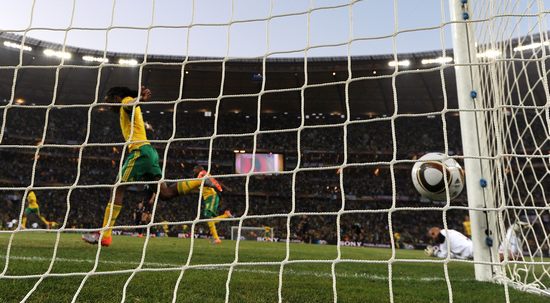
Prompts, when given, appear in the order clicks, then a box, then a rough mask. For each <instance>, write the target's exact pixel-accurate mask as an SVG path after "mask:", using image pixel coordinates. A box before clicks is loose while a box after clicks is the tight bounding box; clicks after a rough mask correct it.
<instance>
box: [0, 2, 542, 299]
mask: <svg viewBox="0 0 550 303" xmlns="http://www.w3.org/2000/svg"><path fill="white" fill-rule="evenodd" d="M259 2H260V1H243V0H234V1H226V2H224V3H223V4H220V3H214V4H212V3H209V4H210V5H211V6H209V4H204V3H206V2H203V1H189V2H184V1H173V2H170V1H166V0H165V1H161V0H156V1H155V0H153V1H141V2H139V4H135V5H136V8H134V7H133V5H134V2H131V1H130V2H129V1H123V0H114V1H112V2H108V3H102V5H106V6H105V7H103V8H102V10H101V12H102V13H101V14H100V15H98V16H97V18H98V19H102V22H103V23H102V24H100V25H96V24H95V23H94V25H90V24H92V23H89V21H82V19H81V18H82V16H83V15H86V11H87V9H92V7H88V5H91V4H89V3H85V2H83V1H76V0H73V1H66V3H65V5H63V7H61V6H60V7H58V11H55V12H54V13H53V15H49V16H48V17H49V18H50V19H56V18H55V16H56V14H59V15H63V16H68V18H59V19H64V20H65V21H64V22H63V21H59V24H55V22H54V25H51V24H49V25H44V21H43V20H44V19H45V17H44V16H45V15H44V14H43V11H48V8H47V6H48V5H50V4H47V1H28V3H27V6H26V7H23V8H21V9H25V10H26V11H27V14H26V15H25V17H27V18H26V19H25V22H24V23H23V24H18V25H17V26H14V27H12V26H10V25H11V24H10V25H2V26H1V27H0V39H1V40H2V43H3V45H2V47H3V48H2V50H1V54H0V94H1V95H0V102H1V101H2V100H3V103H0V116H1V117H2V122H1V126H2V127H1V129H0V159H1V160H0V165H1V166H2V168H3V171H2V173H1V174H0V198H1V199H2V202H4V204H2V206H1V207H2V208H0V210H2V211H1V212H0V215H1V217H0V221H2V224H3V225H2V228H1V229H2V230H0V241H1V242H0V248H1V256H0V266H1V268H2V270H1V271H0V301H6V302H18V301H23V302H25V301H33V300H34V301H37V302H46V301H48V300H50V301H56V300H57V301H72V302H77V301H104V302H125V301H126V302H133V301H172V302H180V301H189V302H196V301H215V300H218V301H225V302H229V301H232V302H274V301H278V302H287V301H289V302H308V301H312V302H313V301H319V302H323V301H334V302H337V301H338V302H358V301H380V300H385V301H389V302H394V301H400V300H402V301H413V300H417V301H420V302H424V301H433V300H437V301H449V302H453V301H466V302H467V301H470V300H471V299H472V298H473V296H474V295H475V296H479V298H480V300H483V299H484V298H488V299H487V300H486V301H490V299H494V298H495V297H498V299H499V301H505V302H510V301H511V300H512V299H518V298H520V297H521V298H520V299H518V300H525V302H527V301H529V302H536V301H537V300H539V299H540V300H541V302H542V300H544V299H541V298H539V297H525V298H523V297H522V296H521V295H518V294H517V293H514V290H513V289H509V288H508V285H510V284H511V285H514V286H517V287H519V288H523V289H525V290H531V291H535V292H542V293H546V294H547V293H548V287H550V276H549V275H550V270H549V269H548V257H549V250H550V242H549V241H550V239H549V237H548V233H549V232H550V213H549V209H548V204H547V199H546V196H547V195H548V189H547V188H548V184H549V182H548V180H549V178H550V177H549V174H550V169H549V165H550V164H549V162H548V161H549V151H550V146H549V145H550V143H549V126H550V118H549V104H550V103H549V101H548V100H550V98H549V97H550V96H549V92H548V84H547V80H546V77H547V72H546V67H545V64H546V60H547V52H548V48H547V47H548V44H549V41H548V39H547V33H546V23H545V22H546V18H547V17H546V14H547V12H546V8H545V4H546V2H545V1H535V0H533V1H527V0H518V1H469V2H470V3H467V2H468V1H463V2H464V3H466V4H465V6H463V7H462V8H463V9H464V12H467V11H468V9H471V15H468V18H467V19H466V21H460V25H461V26H462V25H463V26H468V27H472V28H474V29H475V38H473V41H475V42H476V43H477V46H476V53H477V54H476V55H475V57H476V58H477V61H478V62H477V63H476V64H470V63H466V64H460V65H462V66H468V67H476V68H475V69H472V78H473V79H474V80H475V81H478V82H479V83H476V82H472V83H470V86H469V87H470V88H469V89H471V90H475V91H476V92H477V94H478V96H477V97H476V98H474V99H476V102H478V103H476V108H475V109H474V110H473V111H471V110H464V109H459V106H458V101H457V94H460V93H461V92H457V91H456V85H455V84H456V83H455V72H454V66H453V56H455V55H454V54H453V51H452V50H451V43H450V39H451V32H450V28H451V26H452V24H454V23H456V22H453V21H452V20H453V19H452V18H451V16H450V13H449V4H448V3H447V1H422V2H421V3H420V2H419V3H413V2H412V1H411V2H404V1H397V0H395V1H381V2H380V3H378V2H377V3H376V4H375V3H373V2H371V1H338V2H335V3H325V2H323V1H295V2H296V3H294V4H292V5H290V4H286V5H290V6H291V8H290V9H285V5H281V2H279V1H263V2H262V5H261V6H259V7H256V6H255V5H259V4H258V3H259ZM382 2H383V3H382ZM136 3H137V2H136ZM453 3H456V2H453ZM247 6H250V7H252V8H253V9H250V10H246V9H244V8H246V7H247ZM137 7H139V8H137ZM434 7H435V9H434ZM218 8H219V11H223V12H225V13H226V14H225V15H224V16H223V17H219V16H217V9H218ZM14 11H15V10H14ZM167 11H171V12H172V13H174V12H176V13H175V15H176V17H173V18H165V17H163V15H162V13H165V12H167ZM413 11H414V14H413V13H411V12H413ZM243 12H244V13H243ZM425 12H431V14H430V13H428V14H427V16H426V17H425V18H424V16H423V13H425ZM416 14H419V15H420V16H416V17H413V18H411V15H416ZM380 16H383V17H380ZM403 16H405V17H403ZM180 17H181V19H180ZM407 17H408V18H407ZM54 21H55V20H54ZM0 24H1V23H0ZM41 32H54V33H56V35H59V36H57V37H56V38H55V39H54V40H56V41H57V43H53V42H51V43H50V42H46V41H42V40H41V39H37V37H38V38H40V37H41V35H40V34H41ZM162 32H166V33H167V35H159V33H162ZM75 33H85V34H83V37H85V38H84V39H83V40H84V41H80V43H83V45H84V46H85V47H86V48H79V47H76V46H72V45H71V42H72V41H73V40H72V39H73V38H74V37H73V36H72V35H73V34H75ZM31 36H32V37H35V38H32V37H31ZM167 37H168V38H167ZM87 40H89V41H93V42H89V41H87ZM74 41H76V40H74ZM250 41H252V43H251V42H250ZM434 41H435V42H434ZM87 43H88V44H87ZM424 43H426V44H429V46H426V47H423V46H422V44H424ZM242 45H245V46H246V47H244V48H243V47H240V46H242ZM162 46H165V47H166V46H171V47H174V48H172V50H174V51H173V55H156V54H157V53H163V52H164V49H163V48H162ZM426 49H428V50H429V51H425V50H426ZM421 51H422V52H421ZM373 53H374V54H377V55H366V54H373ZM380 53H381V54H385V55H378V54H380ZM320 56H321V57H320ZM473 73H475V75H474V74H473ZM459 81H460V80H459ZM114 86H127V87H129V88H131V89H135V90H139V91H140V92H141V91H142V89H141V87H142V86H146V87H148V88H150V89H151V90H152V91H153V99H152V100H151V101H147V102H140V103H139V104H134V105H133V106H132V108H133V110H132V115H131V116H132V117H131V119H132V121H134V120H135V119H136V109H137V107H138V106H139V107H140V109H141V112H142V113H143V116H144V118H145V120H146V122H147V123H146V124H145V126H146V127H147V129H148V132H147V135H148V139H149V140H150V142H151V144H152V145H153V146H154V147H155V148H156V150H158V154H159V155H160V157H159V158H160V161H159V162H160V168H161V170H162V178H161V179H160V181H159V182H157V184H158V183H161V182H167V183H168V184H173V183H175V182H181V181H191V180H194V175H193V173H192V172H191V170H192V168H193V167H194V166H195V165H197V164H200V165H203V166H204V168H205V169H206V170H207V171H208V172H209V173H210V174H212V175H213V176H214V177H215V178H216V179H217V180H218V181H220V182H222V183H223V187H224V188H225V189H224V193H223V195H222V199H221V201H220V207H219V209H218V210H217V211H218V214H222V213H224V212H223V211H224V210H226V209H228V210H231V211H232V212H233V214H234V215H235V217H234V218H232V217H230V216H227V217H226V218H222V219H211V218H205V216H204V210H205V207H206V206H205V203H204V201H203V199H202V193H203V191H204V190H205V188H204V187H203V186H201V187H200V190H199V192H198V193H197V192H193V193H191V194H188V195H185V196H180V197H177V198H174V199H172V200H171V201H169V202H165V201H161V200H160V199H158V198H157V197H155V198H154V199H153V201H154V204H153V206H152V209H151V212H150V213H149V212H148V211H144V210H143V204H146V202H147V201H146V200H147V199H145V201H143V202H142V204H138V202H139V201H142V200H144V197H143V193H142V192H143V185H144V184H146V183H147V184H148V185H152V184H151V180H150V179H149V180H147V181H136V182H121V180H120V171H121V170H122V167H123V164H124V161H125V160H127V158H128V155H129V154H130V151H129V150H128V147H129V144H130V143H131V142H127V141H125V140H124V138H123V137H122V136H120V126H119V120H118V119H119V117H118V114H113V113H111V111H110V109H111V108H112V107H116V110H118V109H119V107H120V106H119V105H117V106H113V105H112V104H107V103H105V102H104V100H103V97H104V96H105V94H106V92H107V91H108V90H109V88H111V87H114ZM459 87H460V86H459ZM469 93H470V92H469V91H468V94H469ZM472 112H474V113H476V116H477V120H476V121H477V124H476V127H474V130H473V131H476V132H478V133H476V135H477V134H480V133H483V134H486V137H487V138H488V139H487V140H486V141H487V142H483V143H482V144H480V146H482V147H483V148H485V147H486V150H483V151H480V152H479V153H478V154H476V155H464V153H463V147H462V143H461V133H460V130H461V125H460V121H459V115H460V114H462V113H472ZM132 131H133V130H132ZM479 138H485V135H483V136H481V135H479ZM134 143H135V142H134ZM427 152H442V153H444V154H445V156H446V157H452V158H454V159H456V160H458V161H459V162H462V161H464V159H465V158H466V160H468V159H474V160H479V162H480V163H483V165H485V166H484V167H483V169H484V170H483V172H481V171H480V172H478V173H479V174H481V175H482V177H484V178H485V179H486V180H487V182H488V187H487V191H486V193H492V194H491V197H490V199H487V200H491V201H493V200H494V201H495V205H494V207H493V206H492V205H487V204H486V203H485V204H484V203H483V202H482V201H477V202H478V204H472V202H471V201H468V198H467V197H466V193H465V192H464V193H463V194H462V195H460V196H459V197H458V198H456V199H454V200H452V201H443V202H432V201H429V200H426V199H425V198H422V197H421V196H420V195H419V193H418V192H417V191H416V190H415V189H414V187H413V185H412V182H411V180H410V170H411V168H412V166H413V164H414V163H416V162H417V159H418V158H419V156H421V155H423V154H425V153H427ZM249 154H252V155H251V156H249ZM256 155H257V157H256ZM245 156H249V158H246V157H245ZM279 158H280V159H279ZM246 159H248V160H246ZM250 159H252V160H250ZM277 159H279V160H277ZM239 161H241V162H239ZM247 161H248V162H247ZM277 161H278V162H277ZM443 175H444V176H446V175H445V174H443ZM466 175H467V179H468V176H472V178H473V176H477V175H476V173H475V172H471V171H468V170H467V171H466ZM445 178H446V177H445ZM205 180H206V179H205ZM476 182H477V181H476ZM153 183H154V182H153ZM121 187H124V188H126V195H125V197H124V204H123V208H122V212H121V214H120V215H119V216H118V218H117V222H116V226H115V228H114V234H115V236H114V237H113V238H114V239H113V244H112V245H111V246H110V247H108V248H102V247H101V246H100V245H97V247H95V246H85V245H84V244H83V243H81V241H80V239H79V238H80V234H81V233H89V232H98V231H101V230H106V228H104V227H102V226H103V225H102V219H103V215H104V209H105V205H106V204H107V201H109V197H110V195H111V194H113V193H114V192H115V190H117V188H121ZM470 187H471V186H470ZM31 191H34V192H35V193H36V196H37V198H38V202H39V204H40V211H41V212H42V215H44V217H45V218H46V219H47V220H50V221H51V222H54V221H55V222H57V224H58V226H55V225H54V224H44V225H42V226H39V228H33V227H32V226H33V225H32V223H36V224H38V225H41V224H42V223H41V221H40V220H39V219H37V218H33V216H34V214H35V213H34V210H33V207H31V205H28V204H27V202H26V201H27V198H28V196H29V195H30V192H31ZM147 198H148V197H147ZM484 201H485V200H484ZM472 205H473V206H472ZM477 205H480V206H479V207H478V206H477ZM29 209H30V210H29ZM468 211H470V212H471V213H483V214H484V215H483V216H481V217H480V218H481V219H483V218H482V217H486V216H485V214H487V217H491V216H493V215H494V216H495V219H494V223H493V221H491V220H492V219H491V220H489V224H488V225H489V226H488V227H487V229H488V230H490V235H489V236H490V237H491V238H492V239H493V241H494V244H493V248H495V249H493V251H492V255H491V258H489V259H483V260H471V259H469V258H465V260H462V259H461V260H457V259H454V258H452V257H451V255H450V254H449V255H447V256H444V257H443V258H433V257H428V256H425V255H424V253H423V252H422V250H423V249H424V248H426V246H427V245H428V244H430V241H431V240H430V239H428V238H427V236H426V231H427V229H428V228H429V227H432V226H439V227H441V228H442V229H445V230H446V232H448V231H449V230H458V231H460V232H462V233H464V234H467V235H468V228H467V227H466V226H468V223H469V221H468V220H467V219H465V218H464V217H465V216H466V215H468V213H469V212H468ZM107 213H108V215H109V217H112V216H113V215H114V209H110V210H108V212H107ZM25 219H26V220H29V221H28V222H26V224H23V223H22V221H23V222H24V220H25ZM31 220H32V221H33V222H32V223H31ZM47 220H46V221H47ZM475 220H477V219H475ZM208 222H217V226H218V233H219V234H220V236H221V237H220V238H221V239H222V240H223V244H222V245H220V246H214V245H212V244H211V243H210V240H209V238H210V237H211V234H210V232H209V229H208V226H207V223H208ZM476 222H477V221H476ZM463 224H464V225H463ZM475 224H476V223H473V226H476V225H475ZM25 225H26V226H25ZM250 226H255V227H256V229H258V230H257V231H258V232H261V231H263V236H259V237H263V238H264V239H265V238H270V239H271V241H264V242H262V241H241V240H242V239H248V238H251V239H253V238H254V236H251V235H256V239H257V238H258V234H257V233H254V232H253V231H254V230H255V228H250ZM260 226H269V227H270V232H271V235H270V236H269V237H268V236H266V231H265V228H264V227H260ZM463 226H464V227H463ZM274 231H277V234H274ZM471 233H472V235H474V236H475V235H476V234H477V235H480V234H482V235H483V236H482V237H483V238H485V230H484V229H481V228H478V229H474V230H472V231H471ZM132 234H133V235H139V236H143V238H138V237H130V235H132ZM123 236H126V237H123ZM163 236H170V237H163ZM468 236H470V235H468ZM182 238H183V239H182ZM229 238H232V239H235V240H234V241H225V240H226V239H229ZM266 242H282V243H266ZM295 242H296V243H295ZM303 243H308V244H311V245H303ZM313 244H318V245H313ZM324 244H329V245H324ZM448 244H449V243H448V242H447V245H448ZM475 245H477V244H476V243H474V250H475V249H478V250H483V251H488V250H489V248H488V247H486V246H485V245H484V244H483V245H481V246H483V247H475ZM348 246H353V247H348ZM499 246H501V252H502V259H503V261H502V262H501V261H500V258H501V256H499V255H498V253H496V248H498V247H499ZM359 247H361V248H359ZM447 248H449V249H450V248H451V246H449V247H447ZM405 249H406V250H405ZM413 249H416V250H413ZM479 264H482V265H488V266H489V267H490V275H491V277H492V278H494V280H496V281H501V282H510V283H504V286H502V285H496V284H495V285H485V284H478V283H476V282H475V277H474V274H473V268H474V266H475V265H479ZM476 269H477V268H476ZM500 299H502V300H500ZM519 302H523V301H519Z"/></svg>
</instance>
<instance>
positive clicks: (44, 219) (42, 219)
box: [38, 215, 50, 225]
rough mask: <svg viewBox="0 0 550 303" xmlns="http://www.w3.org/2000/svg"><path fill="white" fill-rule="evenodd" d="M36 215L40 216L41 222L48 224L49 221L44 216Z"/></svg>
mask: <svg viewBox="0 0 550 303" xmlns="http://www.w3.org/2000/svg"><path fill="white" fill-rule="evenodd" d="M38 217H39V218H40V221H42V223H44V224H46V225H50V221H48V220H46V218H44V217H43V216H42V215H38Z"/></svg>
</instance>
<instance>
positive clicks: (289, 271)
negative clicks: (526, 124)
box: [0, 255, 472, 282]
mask: <svg viewBox="0 0 550 303" xmlns="http://www.w3.org/2000/svg"><path fill="white" fill-rule="evenodd" d="M0 258H2V259H5V258H6V256H2V255H0ZM10 260H23V261H30V262H50V261H51V259H50V258H45V257H36V256H34V257H24V256H10ZM55 261H56V262H67V263H89V264H95V260H92V259H70V258H56V259H55ZM98 263H102V264H114V265H138V264H139V262H128V261H109V260H99V261H98ZM143 265H144V266H151V267H161V268H180V267H181V266H182V264H173V263H158V262H143ZM262 266H263V265H262ZM197 269H199V270H223V271H226V270H228V268H225V267H213V266H212V267H207V266H206V267H200V268H197ZM234 271H237V272H243V273H255V274H271V275H279V271H278V270H276V271H275V270H264V269H247V268H235V269H234ZM284 274H285V275H295V276H313V277H316V278H332V274H330V273H327V272H315V271H296V270H293V269H286V270H285V271H284ZM336 277H338V278H357V279H365V280H376V281H388V276H384V275H376V274H369V273H336ZM392 281H409V282H439V281H445V279H444V278H439V277H395V276H394V277H392ZM468 281H472V280H471V279H452V280H451V282H468Z"/></svg>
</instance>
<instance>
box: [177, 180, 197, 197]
mask: <svg viewBox="0 0 550 303" xmlns="http://www.w3.org/2000/svg"><path fill="white" fill-rule="evenodd" d="M199 186H201V181H199V180H191V181H181V182H178V184H177V188H178V193H179V194H180V195H186V194H188V193H189V192H190V191H192V190H193V189H195V188H198V187H199Z"/></svg>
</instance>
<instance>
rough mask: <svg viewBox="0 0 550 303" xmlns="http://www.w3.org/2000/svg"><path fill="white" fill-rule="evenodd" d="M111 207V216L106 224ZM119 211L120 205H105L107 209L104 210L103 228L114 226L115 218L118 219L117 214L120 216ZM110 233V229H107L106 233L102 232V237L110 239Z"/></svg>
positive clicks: (111, 230)
mask: <svg viewBox="0 0 550 303" xmlns="http://www.w3.org/2000/svg"><path fill="white" fill-rule="evenodd" d="M111 205H113V214H112V215H111V221H110V222H108V220H109V214H110V213H111ZM120 209H122V205H116V204H112V203H109V204H107V207H106V208H105V215H104V216H103V227H105V226H107V225H108V226H109V227H111V226H115V222H116V218H117V217H118V214H120ZM112 232H113V229H112V228H109V229H107V230H106V231H104V232H103V237H104V238H110V237H111V233H112Z"/></svg>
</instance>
